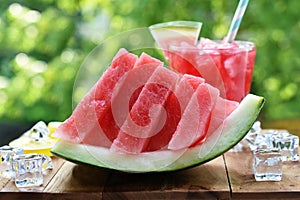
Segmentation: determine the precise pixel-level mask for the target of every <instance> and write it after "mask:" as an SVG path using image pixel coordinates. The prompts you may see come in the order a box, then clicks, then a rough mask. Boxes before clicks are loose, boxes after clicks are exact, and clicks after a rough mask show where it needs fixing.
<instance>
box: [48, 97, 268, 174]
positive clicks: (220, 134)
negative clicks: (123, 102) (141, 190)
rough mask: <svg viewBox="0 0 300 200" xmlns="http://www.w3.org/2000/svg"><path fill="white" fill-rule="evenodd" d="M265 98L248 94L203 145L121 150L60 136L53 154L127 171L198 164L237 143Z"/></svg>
mask: <svg viewBox="0 0 300 200" xmlns="http://www.w3.org/2000/svg"><path fill="white" fill-rule="evenodd" d="M263 103H264V98H263V97H259V96H255V95H252V94H248V95H247V96H246V97H245V98H244V99H243V100H242V102H241V103H240V104H239V106H238V107H237V108H236V109H235V110H234V111H233V112H232V113H231V114H230V115H229V116H228V117H227V118H226V119H225V120H224V121H223V126H222V127H220V128H219V130H220V131H219V130H217V131H215V132H214V133H212V134H211V135H210V136H208V137H207V138H206V141H205V142H204V143H202V144H201V145H197V146H195V147H192V148H187V149H184V150H178V151H174V150H160V151H153V152H144V153H139V154H118V153H115V152H111V151H110V150H109V149H108V148H105V147H99V146H91V145H84V144H76V143H70V142H67V141H64V140H60V141H59V142H58V143H57V144H56V145H55V146H54V147H53V149H52V151H51V152H52V153H53V154H54V155H57V156H60V157H62V158H65V159H67V160H70V161H72V162H76V163H84V164H89V165H94V166H98V167H102V168H108V169H113V170H120V171H126V172H140V173H143V172H163V171H174V170H179V169H184V168H188V167H192V166H196V165H199V164H202V163H205V162H208V161H210V160H211V159H213V158H216V157H218V156H219V155H221V154H222V153H224V152H226V151H227V150H229V149H230V148H231V147H233V146H234V145H235V144H237V143H238V142H239V141H240V140H241V139H242V138H243V137H244V136H245V135H246V134H247V132H248V131H249V129H250V128H251V126H252V125H253V123H254V122H255V120H256V118H257V116H258V114H259V112H260V110H261V108H262V105H263Z"/></svg>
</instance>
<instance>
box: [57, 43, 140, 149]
mask: <svg viewBox="0 0 300 200" xmlns="http://www.w3.org/2000/svg"><path fill="white" fill-rule="evenodd" d="M136 60H137V56H136V55H133V54H130V53H128V52H127V51H126V50H125V49H120V50H119V52H118V53H117V55H116V56H115V57H114V58H113V60H112V64H111V66H110V67H109V68H108V69H107V70H106V72H105V73H104V74H103V75H102V77H101V79H99V81H98V82H97V83H96V84H95V85H94V87H93V88H92V89H91V91H90V92H89V93H88V94H87V95H86V96H85V97H84V98H83V99H82V100H81V102H80V103H79V104H78V105H77V107H76V109H75V110H74V112H73V114H72V115H71V117H70V118H69V119H67V120H66V122H64V123H63V124H62V125H61V126H59V128H58V129H57V131H56V132H55V133H54V136H56V137H58V138H61V139H63V140H66V141H69V142H74V143H83V144H91V145H97V146H104V147H109V146H110V145H111V142H112V141H113V139H115V138H116V137H117V133H118V129H119V128H118V127H117V126H116V125H115V123H114V118H113V116H112V113H111V97H112V91H113V89H114V87H115V85H116V84H117V83H118V81H119V80H120V79H121V78H122V77H124V76H126V74H127V73H128V72H129V71H130V70H131V68H132V67H133V66H134V64H135V63H136Z"/></svg>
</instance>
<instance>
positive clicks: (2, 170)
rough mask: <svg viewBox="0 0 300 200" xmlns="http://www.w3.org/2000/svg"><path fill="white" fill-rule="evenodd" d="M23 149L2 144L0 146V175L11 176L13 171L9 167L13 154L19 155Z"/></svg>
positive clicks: (3, 176)
mask: <svg viewBox="0 0 300 200" xmlns="http://www.w3.org/2000/svg"><path fill="white" fill-rule="evenodd" d="M23 153H24V149H22V148H19V147H10V146H7V145H5V146H2V147H0V177H2V178H11V177H13V175H14V174H13V171H12V167H11V163H12V158H13V156H14V155H21V154H23Z"/></svg>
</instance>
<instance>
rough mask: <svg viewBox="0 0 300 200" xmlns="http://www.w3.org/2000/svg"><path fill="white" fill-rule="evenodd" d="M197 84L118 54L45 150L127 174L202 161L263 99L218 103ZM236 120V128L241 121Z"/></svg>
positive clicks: (147, 60) (236, 136)
mask: <svg viewBox="0 0 300 200" xmlns="http://www.w3.org/2000/svg"><path fill="white" fill-rule="evenodd" d="M219 94H220V93H219V91H218V90H217V89H216V88H214V87H212V86H211V85H209V84H207V83H206V82H205V80H204V79H202V78H200V77H196V76H192V75H181V74H178V73H175V72H174V71H171V70H170V69H167V68H165V67H163V66H162V63H161V62H160V61H158V60H156V59H154V58H151V57H150V56H148V55H147V54H142V55H141V56H140V58H137V56H135V55H133V54H131V53H128V52H127V51H126V50H125V49H121V50H120V51H119V53H118V54H117V55H116V56H115V58H114V59H113V61H112V64H111V66H110V67H109V68H108V69H107V70H106V72H105V73H104V74H103V76H102V77H101V78H100V80H99V81H98V82H97V83H96V84H95V86H94V87H93V88H92V89H91V90H90V92H89V93H88V94H87V95H86V96H85V97H84V98H83V99H82V101H81V102H80V103H79V104H78V105H77V107H76V108H75V110H74V112H73V114H72V115H71V116H70V118H69V119H67V120H66V121H65V122H63V123H62V125H61V126H60V127H58V129H57V130H56V132H55V133H54V134H53V135H54V136H55V137H58V138H61V140H60V142H58V143H57V145H56V146H55V147H54V148H53V149H52V153H53V154H55V155H58V156H61V157H63V158H66V159H68V160H73V161H75V162H82V163H86V164H91V165H96V166H99V167H105V168H110V169H116V170H122V171H129V172H150V171H170V170H177V169H182V168H186V167H189V166H193V165H196V164H200V163H203V162H206V161H208V160H210V159H213V158H214V157H216V156H218V155H220V154H221V153H222V152H224V151H226V150H228V149H229V148H230V147H232V146H233V145H234V144H235V143H237V142H238V141H239V140H240V139H241V138H242V137H243V136H244V135H245V134H246V132H247V131H248V130H249V129H250V127H251V125H252V124H253V123H254V121H255V119H256V117H257V115H258V114H259V111H260V109H261V107H262V104H263V98H262V97H257V96H254V95H248V96H247V97H246V98H245V99H244V100H243V101H242V102H241V103H238V102H235V101H229V100H226V99H223V98H222V97H220V95H219ZM241 122H243V123H241Z"/></svg>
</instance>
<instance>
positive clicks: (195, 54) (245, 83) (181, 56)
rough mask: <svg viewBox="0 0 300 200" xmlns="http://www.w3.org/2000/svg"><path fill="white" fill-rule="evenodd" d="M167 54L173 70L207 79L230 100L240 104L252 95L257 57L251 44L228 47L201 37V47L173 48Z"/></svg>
mask: <svg viewBox="0 0 300 200" xmlns="http://www.w3.org/2000/svg"><path fill="white" fill-rule="evenodd" d="M165 54H166V56H167V57H168V59H169V65H170V67H171V68H172V69H173V70H175V71H177V72H179V73H182V74H192V75H196V76H201V77H203V78H204V79H205V80H206V82H207V83H209V84H211V85H213V86H215V87H217V88H218V89H219V90H220V92H221V95H222V97H224V98H226V99H229V100H235V101H239V102H240V101H241V100H242V99H243V98H244V97H245V96H246V95H247V94H248V93H249V92H250V87H251V82H252V73H253V68H254V61H255V55H256V48H255V45H254V44H253V43H251V42H246V41H235V42H233V43H230V44H229V43H226V44H224V43H220V42H215V41H212V40H209V39H205V38H201V40H200V43H199V44H198V45H192V44H188V43H186V42H182V43H180V45H176V46H172V45H171V46H170V47H169V49H168V50H167V51H165Z"/></svg>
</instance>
